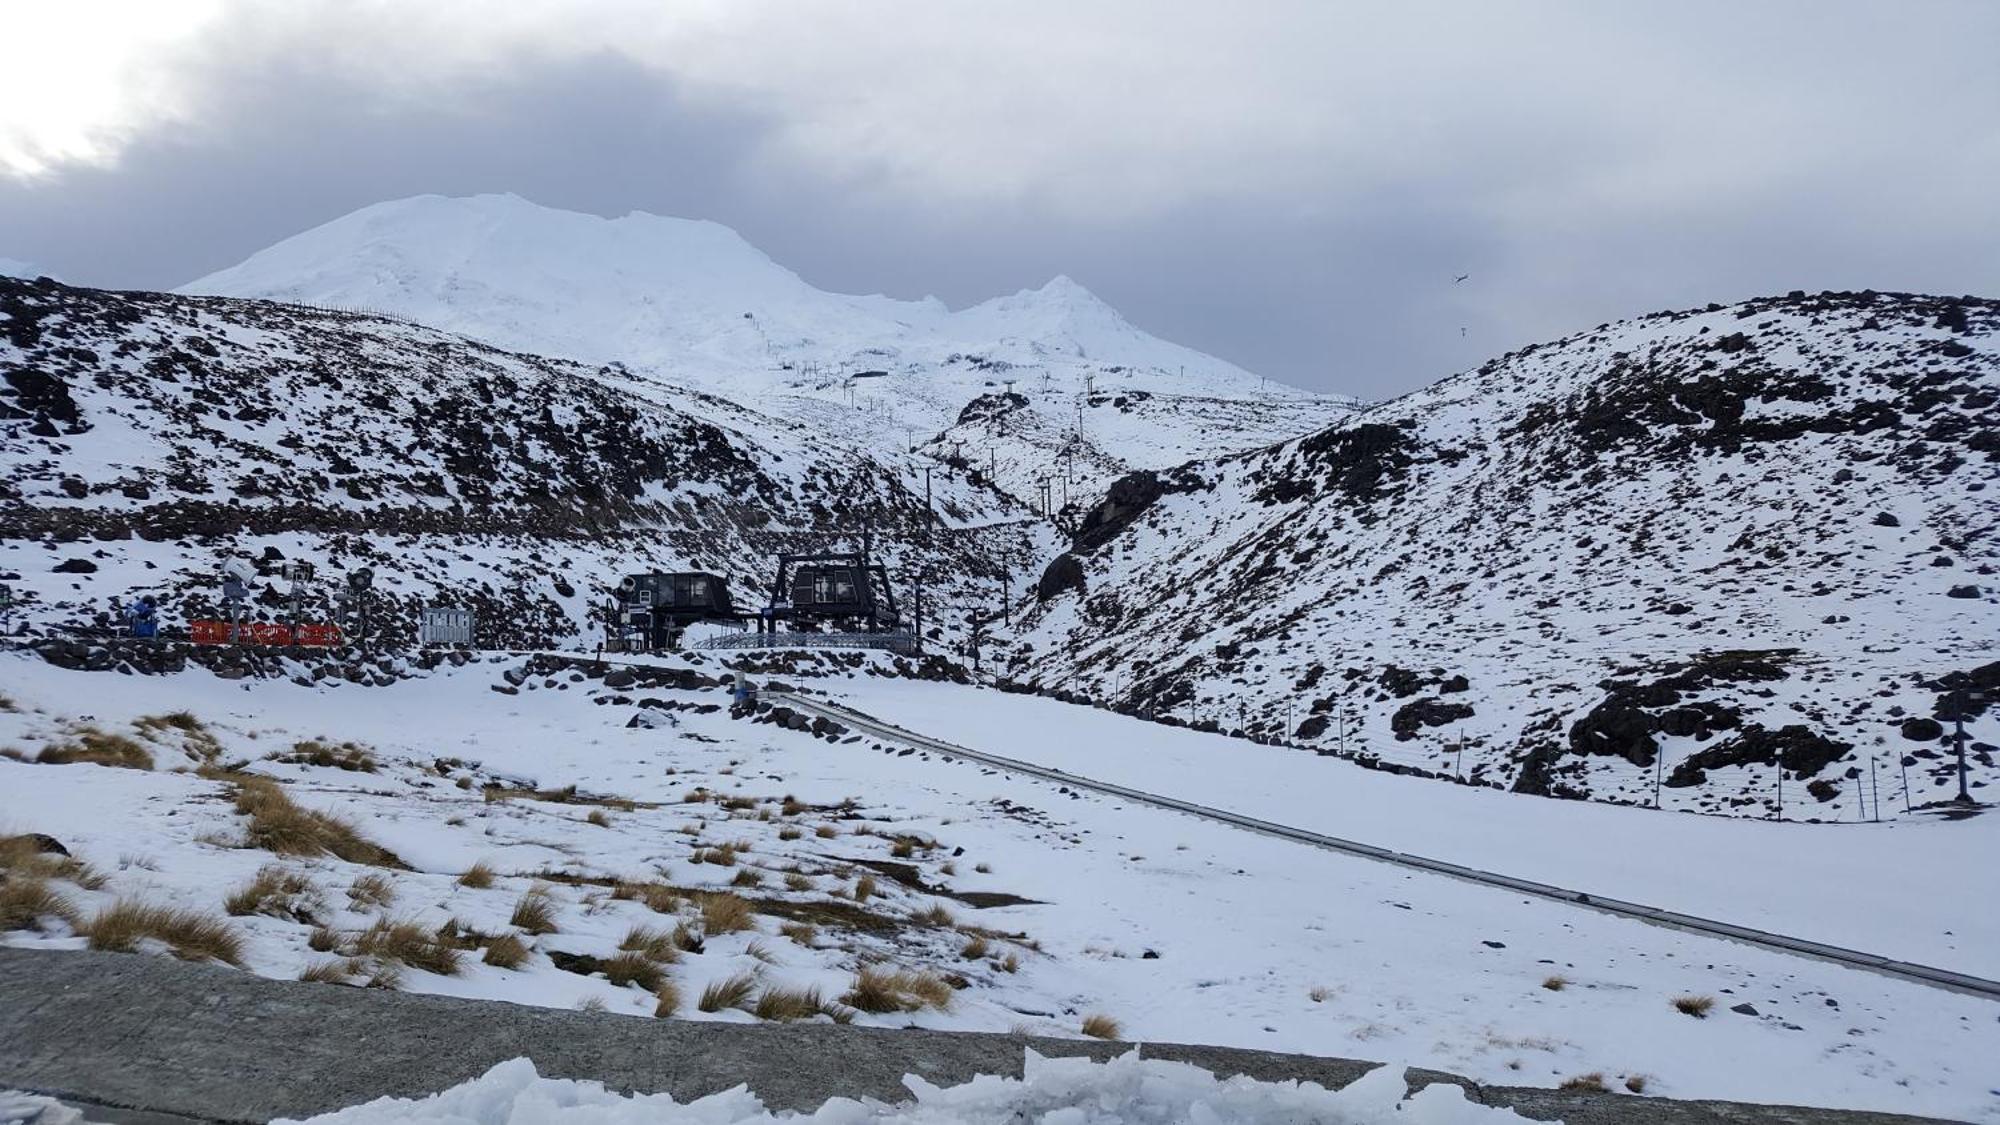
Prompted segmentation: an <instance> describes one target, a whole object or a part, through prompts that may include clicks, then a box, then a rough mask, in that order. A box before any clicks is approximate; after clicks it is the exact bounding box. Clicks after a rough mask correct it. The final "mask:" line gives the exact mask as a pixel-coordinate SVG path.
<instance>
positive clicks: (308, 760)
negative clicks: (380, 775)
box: [271, 738, 377, 773]
mask: <svg viewBox="0 0 2000 1125" xmlns="http://www.w3.org/2000/svg"><path fill="white" fill-rule="evenodd" d="M271 760H273V761H277V762H286V763H289V764H291V765H295V766H318V767H320V768H321V769H336V770H347V771H348V772H349V773H374V772H375V771H376V769H377V763H376V761H375V755H374V754H372V753H369V751H368V749H367V748H366V747H364V746H361V745H358V744H356V743H353V742H343V743H340V744H339V745H338V746H335V745H332V744H330V743H326V742H322V741H320V740H319V739H317V738H308V739H306V740H304V741H302V742H294V743H292V749H291V751H290V752H289V753H282V754H273V755H271Z"/></svg>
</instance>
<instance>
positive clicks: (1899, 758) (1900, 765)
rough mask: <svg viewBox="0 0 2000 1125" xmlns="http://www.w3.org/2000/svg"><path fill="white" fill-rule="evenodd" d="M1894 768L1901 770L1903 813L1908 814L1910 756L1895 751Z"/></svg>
mask: <svg viewBox="0 0 2000 1125" xmlns="http://www.w3.org/2000/svg"><path fill="white" fill-rule="evenodd" d="M1896 768H1897V769H1899V770H1902V771H1903V815H1904V816H1908V815H1910V756H1909V755H1908V754H1905V753H1903V752H1902V751H1901V750H1898V751H1896Z"/></svg>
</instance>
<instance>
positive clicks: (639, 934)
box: [618, 926, 681, 964]
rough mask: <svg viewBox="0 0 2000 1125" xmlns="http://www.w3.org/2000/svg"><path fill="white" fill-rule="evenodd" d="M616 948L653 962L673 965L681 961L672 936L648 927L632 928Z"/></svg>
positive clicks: (669, 933)
mask: <svg viewBox="0 0 2000 1125" xmlns="http://www.w3.org/2000/svg"><path fill="white" fill-rule="evenodd" d="M618 948H620V949H623V950H627V951H630V952H632V953H637V954H639V955H640V956H642V957H649V958H651V959H653V960H655V961H663V962H665V963H667V964H673V963H674V962H676V961H678V960H680V959H681V951H680V948H679V947H678V946H676V945H675V944H674V935H673V934H672V933H671V932H669V931H667V930H655V929H652V928H651V927H648V926H634V927H632V928H631V929H629V930H626V931H625V937H624V938H623V939H622V940H621V941H619V943H618Z"/></svg>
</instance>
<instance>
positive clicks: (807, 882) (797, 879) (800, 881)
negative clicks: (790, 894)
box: [785, 871, 813, 891]
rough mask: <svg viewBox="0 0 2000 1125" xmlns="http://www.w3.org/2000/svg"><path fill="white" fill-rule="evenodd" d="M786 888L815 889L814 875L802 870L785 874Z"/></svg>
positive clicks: (791, 889)
mask: <svg viewBox="0 0 2000 1125" xmlns="http://www.w3.org/2000/svg"><path fill="white" fill-rule="evenodd" d="M785 889H786V890H788V891H809V890H812V889H813V881H812V876H810V875H807V874H805V873H804V872H802V871H794V872H791V873H790V874H788V875H786V876H785Z"/></svg>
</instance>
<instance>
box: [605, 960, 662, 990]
mask: <svg viewBox="0 0 2000 1125" xmlns="http://www.w3.org/2000/svg"><path fill="white" fill-rule="evenodd" d="M599 966H600V967H601V968H602V969H603V971H604V978H605V979H606V980H608V981H610V982H611V983H612V984H615V985H617V986H618V987H620V988H624V987H625V986H627V985H633V984H636V985H638V986H639V987H640V988H643V989H645V990H646V991H648V992H658V991H659V990H660V986H661V985H663V984H665V983H666V982H667V971H666V970H665V969H662V968H661V967H660V963H659V962H658V961H655V960H654V959H652V958H651V957H648V956H646V955H645V954H644V953H640V952H636V951H629V950H628V951H627V952H624V953H619V954H617V955H615V956H612V957H607V958H605V959H604V960H603V961H602V962H600V963H599Z"/></svg>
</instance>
